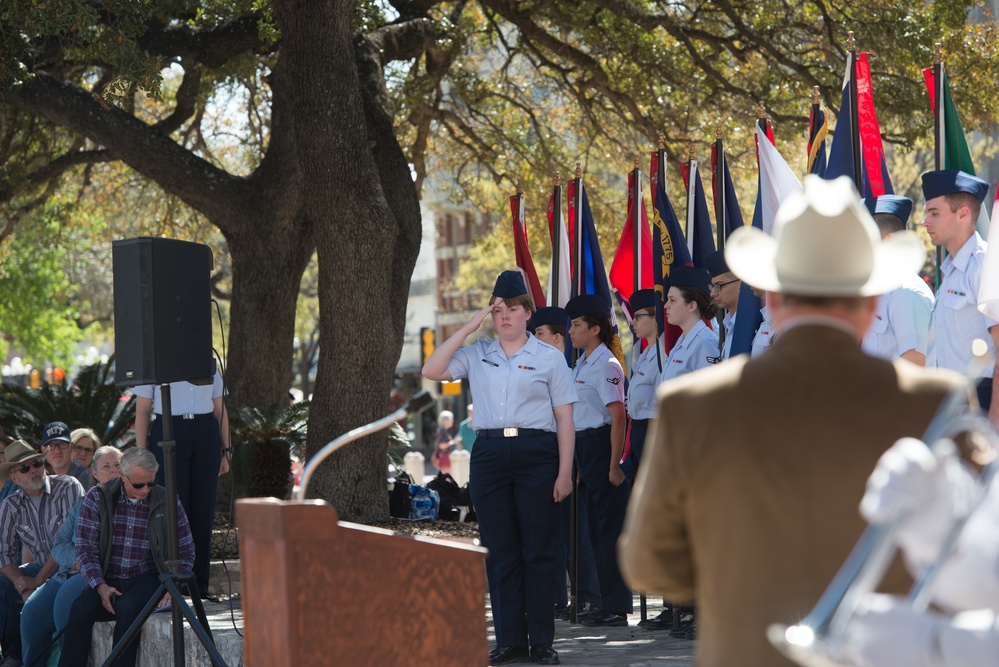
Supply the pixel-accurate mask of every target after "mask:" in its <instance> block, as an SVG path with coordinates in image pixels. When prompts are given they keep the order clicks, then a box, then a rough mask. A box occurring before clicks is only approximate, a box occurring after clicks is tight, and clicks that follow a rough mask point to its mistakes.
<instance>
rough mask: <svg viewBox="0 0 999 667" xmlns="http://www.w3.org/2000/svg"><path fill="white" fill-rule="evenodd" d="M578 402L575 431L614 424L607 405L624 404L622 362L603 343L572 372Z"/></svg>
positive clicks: (579, 361) (582, 359)
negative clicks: (617, 402) (616, 402)
mask: <svg viewBox="0 0 999 667" xmlns="http://www.w3.org/2000/svg"><path fill="white" fill-rule="evenodd" d="M572 379H573V381H574V382H575V383H576V393H577V394H578V395H579V403H577V404H576V407H574V408H573V412H572V421H573V422H574V423H575V424H576V430H577V431H582V430H583V429H586V428H597V427H598V426H604V425H606V424H610V423H611V417H610V412H608V411H607V406H608V405H609V404H611V403H613V402H615V401H620V402H621V403H624V370H623V369H622V368H621V363H620V362H619V361H618V360H617V358H616V357H615V356H614V355H613V354H611V351H610V350H609V349H607V346H606V345H604V344H603V343H601V344H600V345H599V346H597V348H596V349H595V350H593V352H590V356H588V357H580V358H579V359H578V360H577V361H576V367H575V368H574V369H572Z"/></svg>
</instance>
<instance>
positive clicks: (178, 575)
mask: <svg viewBox="0 0 999 667" xmlns="http://www.w3.org/2000/svg"><path fill="white" fill-rule="evenodd" d="M160 401H161V403H162V407H163V416H162V419H163V441H162V442H160V443H159V445H160V447H162V448H163V477H164V479H165V480H166V495H167V503H166V522H167V542H168V547H169V560H168V561H167V572H161V573H160V587H159V588H157V589H156V593H154V594H153V596H152V597H151V598H149V602H147V603H146V606H145V607H143V608H142V611H141V612H139V616H138V617H137V618H136V619H135V621H133V622H132V625H130V626H129V627H128V630H127V631H126V632H125V634H124V635H123V636H122V638H121V640H119V642H118V644H117V645H116V646H115V647H114V650H113V651H111V655H109V656H108V658H107V660H105V661H104V664H103V667H110V666H111V665H114V663H115V661H116V660H118V658H119V657H120V656H121V654H122V652H124V650H125V649H126V648H127V647H128V645H129V644H130V643H131V642H132V641H134V640H135V639H136V638H137V637H138V635H139V632H140V631H141V630H142V625H143V623H145V622H146V620H148V619H149V617H150V616H151V615H152V613H153V612H154V611H156V605H158V604H159V602H160V600H162V599H163V596H164V595H166V594H167V593H169V594H170V598H171V600H170V602H171V604H172V607H171V614H172V616H173V627H172V630H173V664H174V667H184V619H185V618H186V619H187V622H188V623H190V624H191V628H192V629H193V630H194V634H195V635H197V637H198V641H200V642H201V645H202V646H204V647H205V650H206V651H208V655H209V656H210V657H211V660H212V664H213V665H215V667H226V664H225V661H224V660H223V659H222V655H221V654H220V653H219V651H218V649H217V648H216V647H215V641H214V640H213V639H212V633H211V629H210V628H209V627H208V616H207V615H206V614H205V606H204V605H203V604H202V602H201V592H200V591H199V590H198V585H197V583H196V582H195V580H194V573H193V572H182V571H181V569H180V567H181V561H180V537H179V536H178V534H177V521H178V519H177V443H176V442H174V439H173V412H172V409H171V408H172V406H171V404H170V385H169V384H168V383H164V384H161V385H160ZM180 584H186V585H187V590H188V592H189V593H190V594H191V602H192V603H193V604H194V609H196V610H197V615H195V611H194V610H193V609H191V606H190V605H189V604H187V600H185V599H184V596H183V594H182V593H181V592H180Z"/></svg>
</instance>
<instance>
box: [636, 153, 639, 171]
mask: <svg viewBox="0 0 999 667" xmlns="http://www.w3.org/2000/svg"><path fill="white" fill-rule="evenodd" d="M638 159H639V158H638V153H635V169H638Z"/></svg>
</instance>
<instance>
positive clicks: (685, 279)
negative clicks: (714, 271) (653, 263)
mask: <svg viewBox="0 0 999 667" xmlns="http://www.w3.org/2000/svg"><path fill="white" fill-rule="evenodd" d="M669 286H670V287H693V288H695V289H699V290H701V291H702V292H704V293H705V294H708V295H710V294H711V274H710V273H708V272H707V270H706V269H697V268H694V267H693V266H676V267H673V270H672V271H670V272H669Z"/></svg>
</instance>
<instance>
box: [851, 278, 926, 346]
mask: <svg viewBox="0 0 999 667" xmlns="http://www.w3.org/2000/svg"><path fill="white" fill-rule="evenodd" d="M932 313H933V292H932V291H930V288H929V287H927V286H926V283H925V282H924V281H923V279H922V278H920V277H919V276H917V275H916V274H915V273H912V274H909V275H907V276H906V277H905V280H904V281H903V282H902V286H901V287H898V288H896V289H893V290H892V291H890V292H888V293H887V294H884V295H882V296H881V299H879V300H878V308H877V310H875V311H874V320H873V321H872V322H871V328H870V329H868V330H867V334H866V335H865V336H864V343H863V345H862V347H863V350H864V352H866V353H867V354H869V355H871V356H874V357H881V358H882V359H889V360H891V359H898V358H899V357H901V356H902V353H904V352H908V351H909V350H915V351H916V352H919V353H920V354H926V340H927V338H928V336H929V332H930V316H931V315H932Z"/></svg>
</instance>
